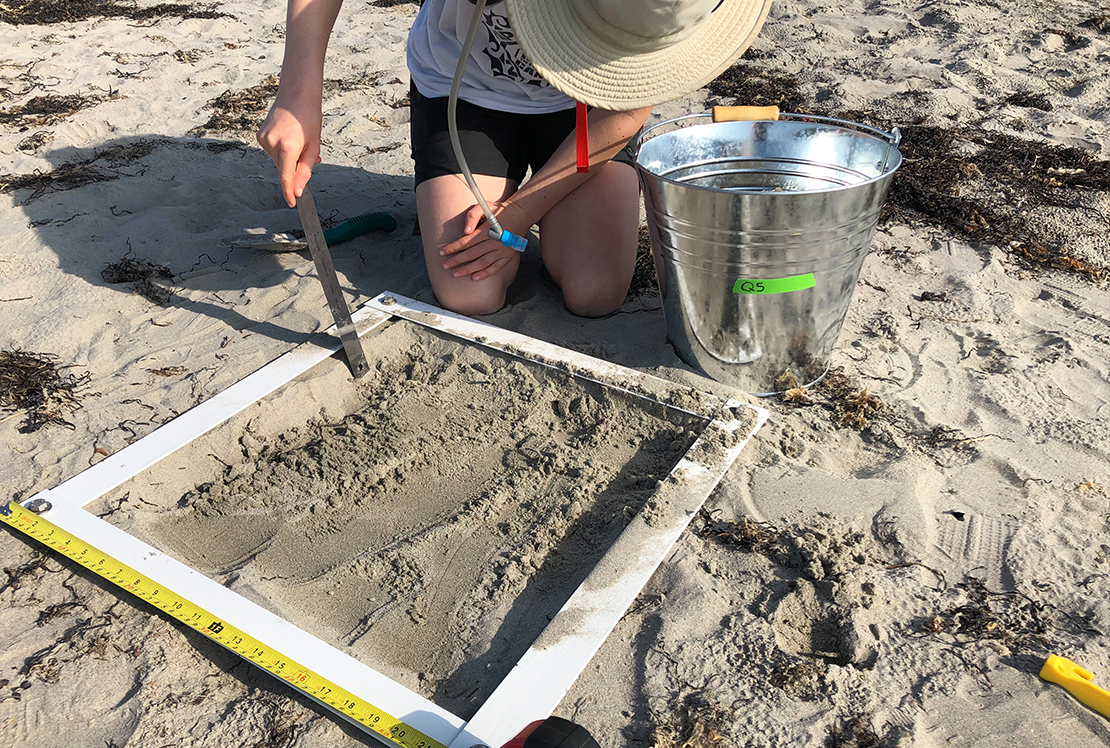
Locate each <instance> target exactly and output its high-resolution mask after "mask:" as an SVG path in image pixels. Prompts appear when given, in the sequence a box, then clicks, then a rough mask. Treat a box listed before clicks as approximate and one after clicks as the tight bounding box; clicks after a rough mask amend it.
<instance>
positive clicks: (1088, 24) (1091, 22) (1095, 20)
mask: <svg viewBox="0 0 1110 748" xmlns="http://www.w3.org/2000/svg"><path fill="white" fill-rule="evenodd" d="M1079 25H1080V26H1081V27H1082V28H1085V29H1094V30H1095V31H1097V32H1099V33H1100V34H1104V33H1106V32H1107V31H1110V16H1093V17H1091V18H1088V19H1087V20H1086V21H1084V22H1083V23H1081V24H1079Z"/></svg>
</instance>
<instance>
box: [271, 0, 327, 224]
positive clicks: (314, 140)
mask: <svg viewBox="0 0 1110 748" xmlns="http://www.w3.org/2000/svg"><path fill="white" fill-rule="evenodd" d="M342 4H343V0H289V7H288V10H287V12H286V25H285V57H284V59H283V60H282V63H281V82H280V84H279V85H278V93H277V98H276V99H275V100H274V105H273V107H271V108H270V113H269V114H268V115H267V117H266V120H265V121H264V122H263V123H262V127H261V128H259V130H258V143H259V144H260V145H261V146H262V147H263V148H264V149H265V150H266V152H267V153H268V154H270V157H271V158H272V159H273V160H274V163H275V164H276V165H277V169H278V178H279V179H280V181H281V192H282V195H284V196H285V202H286V203H288V204H289V207H290V208H292V207H295V206H296V204H297V198H298V197H300V196H301V193H302V192H304V186H305V185H306V184H308V179H309V177H311V176H312V167H313V166H315V165H316V164H318V163H319V162H320V129H321V122H322V120H323V114H322V109H323V99H324V56H325V54H326V53H327V49H328V39H329V37H331V30H332V26H334V25H335V19H336V17H337V16H338V15H339V8H340V6H341V5H342Z"/></svg>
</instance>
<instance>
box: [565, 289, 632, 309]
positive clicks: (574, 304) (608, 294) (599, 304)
mask: <svg viewBox="0 0 1110 748" xmlns="http://www.w3.org/2000/svg"><path fill="white" fill-rule="evenodd" d="M627 295H628V284H627V283H625V284H624V285H623V286H621V285H620V284H608V285H595V286H593V287H583V286H582V285H577V286H571V287H569V288H564V289H563V303H564V304H565V305H566V307H567V310H568V311H569V312H570V313H571V314H576V315H578V316H579V317H605V316H607V315H610V314H612V313H613V312H615V311H617V310H618V309H620V308H621V304H623V303H624V297H625V296H627Z"/></svg>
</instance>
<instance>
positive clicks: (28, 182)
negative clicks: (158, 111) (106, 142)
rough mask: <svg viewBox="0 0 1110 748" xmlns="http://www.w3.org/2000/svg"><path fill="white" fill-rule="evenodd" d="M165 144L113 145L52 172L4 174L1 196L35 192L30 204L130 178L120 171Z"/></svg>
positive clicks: (138, 142) (27, 200)
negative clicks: (11, 193)
mask: <svg viewBox="0 0 1110 748" xmlns="http://www.w3.org/2000/svg"><path fill="white" fill-rule="evenodd" d="M163 144H164V141H150V140H136V141H134V142H132V143H121V144H118V145H114V146H110V147H108V148H105V149H103V150H101V151H97V152H96V153H95V154H93V155H92V156H91V157H89V158H85V159H80V160H77V161H67V162H65V163H63V164H62V165H60V166H58V167H57V168H56V169H52V170H51V171H45V172H44V171H37V170H36V171H34V172H32V173H30V174H13V175H5V174H0V194H2V193H6V192H12V191H14V190H31V195H30V196H29V197H28V198H27V199H26V200H24V201H23V202H24V204H26V203H29V202H31V201H32V200H35V199H37V198H39V197H42V196H43V195H45V194H47V193H50V192H63V191H65V190H72V189H76V188H78V187H84V186H86V185H90V184H96V183H97V182H108V181H111V180H113V179H119V178H120V177H122V176H130V175H127V174H125V173H124V172H121V171H119V169H120V168H121V167H123V166H127V165H129V164H132V163H134V162H136V161H138V160H139V159H141V158H143V157H145V156H147V155H149V154H150V153H152V152H153V151H154V149H155V148H157V147H159V146H161V145H163Z"/></svg>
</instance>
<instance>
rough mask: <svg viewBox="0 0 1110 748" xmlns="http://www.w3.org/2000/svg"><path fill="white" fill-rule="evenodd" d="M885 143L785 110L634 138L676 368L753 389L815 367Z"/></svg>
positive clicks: (843, 299)
mask: <svg viewBox="0 0 1110 748" xmlns="http://www.w3.org/2000/svg"><path fill="white" fill-rule="evenodd" d="M898 141H899V134H898V131H897V129H895V130H894V131H893V132H891V133H887V132H883V131H881V130H876V129H874V128H870V127H867V126H865V125H858V124H856V123H852V122H845V121H843V120H836V119H830V118H825V117H811V116H808V115H798V114H783V115H780V119H778V120H764V121H754V122H713V121H712V116H711V115H710V114H708V113H706V114H695V115H687V116H685V117H679V118H677V119H673V120H668V121H666V122H661V123H659V124H657V125H655V126H653V127H650V128H648V129H647V130H645V131H644V132H643V133H642V134H641V135H640V137H639V139H638V140H637V142H636V150H637V156H636V167H637V171H638V172H639V174H640V180H641V182H642V184H643V187H644V203H645V204H646V207H647V219H648V228H649V230H650V233H651V245H652V252H653V254H654V256H655V265H656V269H657V270H658V277H659V290H660V293H661V295H662V297H663V314H664V316H665V318H666V323H667V337H668V338H669V339H670V341H671V343H672V344H673V345H674V347H675V350H676V351H677V352H678V355H679V356H680V357H681V358H682V359H683V360H684V361H686V363H688V364H690V365H691V366H695V367H697V368H699V369H701V370H702V371H703V372H705V373H706V374H707V375H709V376H710V377H712V378H713V379H716V380H718V381H721V382H724V383H726V384H729V385H732V386H736V387H739V388H742V389H744V390H747V391H748V392H751V393H753V394H757V395H770V394H775V393H778V392H782V391H785V390H788V389H791V388H793V387H798V386H808V385H812V384H815V383H816V382H817V381H818V380H820V379H821V377H823V376H824V375H825V372H827V371H828V367H829V357H830V355H831V354H832V350H833V346H834V345H835V344H836V339H837V337H838V336H839V335H840V329H841V326H842V325H843V323H844V317H845V315H846V314H847V312H848V305H849V303H850V302H851V300H852V292H853V291H854V289H855V286H856V282H857V280H858V279H859V273H860V269H861V268H862V266H863V260H864V257H865V256H866V254H867V248H868V246H869V244H870V243H871V237H872V235H873V234H874V232H875V225H876V224H877V222H878V219H879V211H880V210H881V208H882V204H883V199H884V198H885V196H886V191H887V188H888V186H889V185H890V180H891V177H892V176H893V174H894V171H895V170H896V169H897V168H898V167H899V165H901V163H902V155H901V153H899V151H898V148H897V147H896V146H897V144H898Z"/></svg>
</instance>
